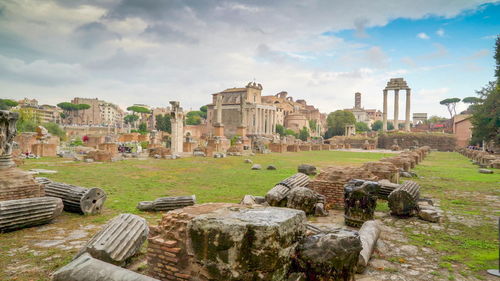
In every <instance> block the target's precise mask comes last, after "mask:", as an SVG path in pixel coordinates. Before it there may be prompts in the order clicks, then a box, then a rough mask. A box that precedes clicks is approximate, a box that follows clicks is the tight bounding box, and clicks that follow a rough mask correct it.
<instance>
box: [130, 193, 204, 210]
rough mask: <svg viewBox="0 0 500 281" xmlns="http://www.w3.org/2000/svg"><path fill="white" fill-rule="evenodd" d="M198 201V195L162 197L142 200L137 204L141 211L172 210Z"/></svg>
mask: <svg viewBox="0 0 500 281" xmlns="http://www.w3.org/2000/svg"><path fill="white" fill-rule="evenodd" d="M195 203H196V196H194V195H190V196H176V197H160V198H157V199H155V200H154V201H142V202H139V204H138V205H137V209H139V210H141V211H171V210H175V209H180V208H184V207H187V206H192V205H194V204H195Z"/></svg>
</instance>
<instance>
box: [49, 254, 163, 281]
mask: <svg viewBox="0 0 500 281" xmlns="http://www.w3.org/2000/svg"><path fill="white" fill-rule="evenodd" d="M52 278H53V279H52V280H53V281H82V280H96V281H97V280H107V281H159V280H158V279H154V278H151V277H148V276H146V275H141V274H139V273H135V272H133V271H130V270H128V269H125V268H121V267H118V266H116V265H113V264H110V263H106V262H103V261H100V260H98V259H95V258H93V257H92V256H90V255H89V254H87V253H85V254H82V255H81V256H80V257H78V258H77V259H75V260H73V261H72V262H71V263H69V264H67V265H65V266H64V267H62V268H60V269H58V270H57V271H56V272H54V275H53V277H52Z"/></svg>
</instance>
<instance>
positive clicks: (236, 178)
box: [0, 151, 500, 280]
mask: <svg viewBox="0 0 500 281" xmlns="http://www.w3.org/2000/svg"><path fill="white" fill-rule="evenodd" d="M388 155H390V154H384V153H362V152H342V151H310V152H300V153H284V154H274V153H273V154H267V155H256V156H252V157H228V158H223V159H214V158H184V159H178V160H159V159H147V160H137V159H135V160H126V161H120V162H114V163H83V162H72V161H67V159H59V158H57V159H54V158H52V159H48V158H44V159H38V160H26V163H25V165H24V166H22V169H26V170H27V169H31V168H44V169H51V170H57V171H58V173H57V174H52V175H47V177H48V178H50V179H52V180H55V181H60V182H65V183H70V184H75V185H80V186H85V187H92V186H98V187H101V188H103V189H104V190H105V191H106V193H107V195H108V198H107V201H106V203H105V210H104V212H103V214H101V215H98V216H80V215H76V214H71V213H66V212H64V213H63V215H62V216H61V217H59V218H58V219H57V220H56V221H55V222H54V223H53V224H50V225H47V226H46V227H47V231H44V232H37V231H38V230H39V228H29V229H23V230H19V231H15V232H11V233H6V234H0V252H1V253H2V255H0V280H49V277H48V275H49V274H50V273H51V272H53V271H54V270H55V269H57V268H59V267H60V266H62V265H64V264H66V263H67V262H68V261H69V260H71V258H72V256H73V255H74V254H75V253H76V252H77V251H78V247H75V248H74V249H59V248H57V247H52V248H49V249H41V250H40V249H39V248H36V247H33V248H32V245H33V244H34V243H36V242H37V241H39V240H40V239H57V238H53V237H57V235H60V236H67V235H68V234H69V233H71V231H74V230H79V229H82V228H85V227H87V226H94V227H93V228H89V229H88V230H87V231H88V237H90V236H91V235H93V234H94V233H95V232H97V231H98V229H99V226H100V225H101V224H103V223H105V222H106V221H107V220H109V219H110V218H112V217H113V216H115V215H116V214H118V213H122V212H129V213H135V214H140V215H141V216H143V217H145V218H146V219H148V220H149V221H150V222H151V223H153V224H156V221H157V220H158V219H159V218H160V217H161V214H158V213H156V214H155V213H143V212H139V211H137V210H136V209H135V207H136V205H137V203H138V202H139V201H144V200H153V199H155V198H157V197H161V196H178V195H190V194H195V195H196V197H197V202H198V203H205V202H239V200H241V198H242V197H243V196H244V195H245V194H253V195H264V194H265V193H266V192H267V191H268V190H269V189H270V188H271V187H272V186H273V185H274V184H276V183H277V182H279V181H280V180H282V179H283V178H285V177H288V176H290V175H292V174H293V173H295V172H296V169H297V166H298V165H299V164H302V163H308V164H313V165H316V166H317V167H319V168H321V167H326V166H331V165H360V164H362V163H364V162H368V161H376V160H378V159H380V158H382V157H385V156H388ZM245 158H249V159H252V161H253V162H254V163H255V164H261V165H262V167H263V170H261V171H252V170H250V167H251V164H246V163H244V161H243V160H244V159H245ZM271 164H272V165H275V166H276V167H277V170H275V171H268V170H265V168H266V166H267V165H271ZM415 171H416V172H417V173H418V174H419V175H420V176H421V178H420V179H418V180H417V181H418V182H419V183H420V184H421V185H422V188H423V190H422V192H421V194H422V195H423V196H426V197H431V198H435V199H438V200H439V201H440V204H441V208H442V209H443V210H444V211H445V220H444V222H443V223H442V224H441V226H439V225H437V226H439V227H440V228H432V227H429V228H425V229H423V230H421V231H419V232H418V233H415V231H414V229H412V228H411V227H410V226H404V227H403V232H404V233H405V234H406V236H407V237H408V238H409V239H410V243H412V244H414V245H418V246H422V247H427V248H433V249H435V250H437V251H439V253H440V254H441V253H442V255H443V256H442V257H441V264H440V265H441V266H442V268H445V269H447V270H449V272H450V274H462V275H477V276H479V277H478V278H483V277H482V276H484V275H482V276H481V274H479V273H478V272H480V271H482V270H483V269H487V268H494V267H495V265H496V262H498V248H497V247H498V246H497V243H498V242H497V238H498V236H497V235H498V234H497V220H498V216H499V215H500V214H499V210H500V206H499V203H498V201H497V200H498V198H499V197H498V196H500V190H499V188H498V187H499V185H500V173H499V171H495V172H496V173H495V174H493V175H485V174H479V173H478V172H477V166H473V165H472V164H471V163H470V161H469V160H468V159H466V158H465V157H463V156H461V155H459V154H457V153H439V152H434V153H431V154H430V156H429V157H428V158H427V159H426V160H425V161H423V162H422V163H421V165H419V166H418V167H417V168H416V169H415ZM378 210H383V211H384V212H387V211H388V208H387V204H379V206H378ZM434 225H435V224H434ZM58 231H59V234H58ZM61 231H62V232H61ZM61 233H62V234H61ZM86 239H88V238H82V240H83V241H85V240H86ZM25 246H28V247H25ZM23 247H24V248H23ZM15 249H23V250H20V251H15ZM4 253H6V254H4ZM454 265H460V267H459V268H460V270H457V267H456V266H454ZM457 271H458V272H457ZM16 272H22V274H16ZM450 276H451V275H450Z"/></svg>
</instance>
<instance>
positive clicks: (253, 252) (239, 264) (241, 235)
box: [188, 207, 357, 280]
mask: <svg viewBox="0 0 500 281" xmlns="http://www.w3.org/2000/svg"><path fill="white" fill-rule="evenodd" d="M304 222H305V214H304V212H302V211H299V210H292V209H286V208H275V207H266V208H264V207H262V208H245V207H229V208H223V209H219V210H216V211H214V212H211V213H208V214H204V215H200V216H197V217H195V218H194V219H193V220H192V221H191V224H190V227H189V230H188V231H189V235H190V238H191V241H192V248H193V253H194V257H195V259H196V260H197V263H198V264H200V265H201V266H202V267H203V268H204V269H206V271H207V273H208V275H209V276H208V279H210V280H284V278H285V276H286V274H287V272H288V270H289V268H290V265H291V257H292V255H293V253H294V251H295V248H296V246H297V243H298V241H299V240H300V239H301V238H302V237H303V236H304V234H305V224H304ZM356 258H357V257H356Z"/></svg>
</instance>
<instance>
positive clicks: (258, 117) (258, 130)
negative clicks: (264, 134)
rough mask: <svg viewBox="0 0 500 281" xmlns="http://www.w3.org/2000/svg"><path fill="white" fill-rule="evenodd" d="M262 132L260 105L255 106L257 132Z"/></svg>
mask: <svg viewBox="0 0 500 281" xmlns="http://www.w3.org/2000/svg"><path fill="white" fill-rule="evenodd" d="M259 133H260V110H259V108H258V107H256V108H255V134H256V135H258V134H259Z"/></svg>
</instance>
